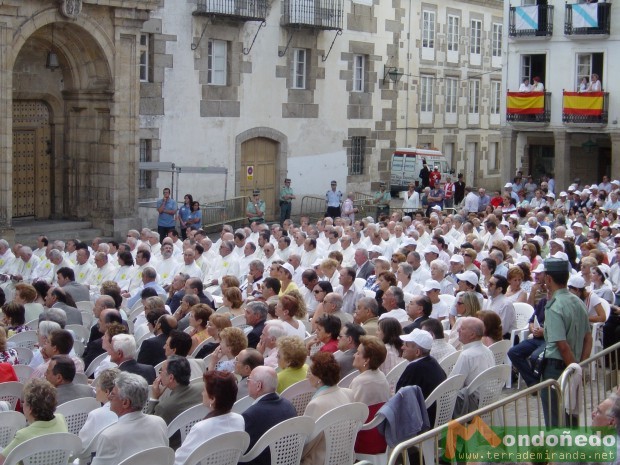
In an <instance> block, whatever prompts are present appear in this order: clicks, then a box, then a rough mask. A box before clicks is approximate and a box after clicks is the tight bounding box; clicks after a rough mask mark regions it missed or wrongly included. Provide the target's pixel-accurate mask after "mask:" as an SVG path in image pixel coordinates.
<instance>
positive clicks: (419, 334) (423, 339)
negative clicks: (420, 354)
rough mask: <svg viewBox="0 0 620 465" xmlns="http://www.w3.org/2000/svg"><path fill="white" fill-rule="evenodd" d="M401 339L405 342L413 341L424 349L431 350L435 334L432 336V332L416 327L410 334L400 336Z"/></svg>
mask: <svg viewBox="0 0 620 465" xmlns="http://www.w3.org/2000/svg"><path fill="white" fill-rule="evenodd" d="M400 339H401V340H402V341H403V342H413V343H414V344H416V345H418V346H420V347H421V348H422V349H424V350H431V347H432V346H433V336H431V333H429V332H428V331H424V330H423V329H419V328H415V329H414V330H413V331H411V332H410V333H409V334H403V335H402V336H400Z"/></svg>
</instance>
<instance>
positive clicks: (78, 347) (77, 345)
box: [73, 339, 86, 357]
mask: <svg viewBox="0 0 620 465" xmlns="http://www.w3.org/2000/svg"><path fill="white" fill-rule="evenodd" d="M85 349H86V347H84V343H83V342H82V341H80V340H79V339H76V340H74V341H73V351H74V352H75V355H77V356H78V357H81V356H82V355H84V350H85Z"/></svg>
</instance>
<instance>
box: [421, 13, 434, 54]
mask: <svg viewBox="0 0 620 465" xmlns="http://www.w3.org/2000/svg"><path fill="white" fill-rule="evenodd" d="M422 47H424V48H435V12H434V11H429V10H424V11H422Z"/></svg>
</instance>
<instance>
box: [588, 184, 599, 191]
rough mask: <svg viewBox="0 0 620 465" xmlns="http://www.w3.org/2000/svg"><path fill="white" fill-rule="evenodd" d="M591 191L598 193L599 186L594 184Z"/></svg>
mask: <svg viewBox="0 0 620 465" xmlns="http://www.w3.org/2000/svg"><path fill="white" fill-rule="evenodd" d="M590 189H592V190H596V191H597V190H598V186H597V185H596V184H592V185H591V186H590Z"/></svg>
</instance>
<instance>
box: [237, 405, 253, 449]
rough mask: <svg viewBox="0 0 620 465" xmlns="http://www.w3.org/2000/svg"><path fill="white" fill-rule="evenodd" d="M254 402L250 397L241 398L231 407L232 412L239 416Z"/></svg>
mask: <svg viewBox="0 0 620 465" xmlns="http://www.w3.org/2000/svg"><path fill="white" fill-rule="evenodd" d="M254 400H255V399H254V398H252V397H250V396H245V397H242V398H241V399H239V400H238V401H237V402H235V404H234V405H233V408H232V411H233V412H235V413H238V414H240V415H241V414H242V413H243V412H245V411H246V410H247V409H248V408H249V407H250V405H252V404H253V403H254ZM243 452H245V451H243Z"/></svg>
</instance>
